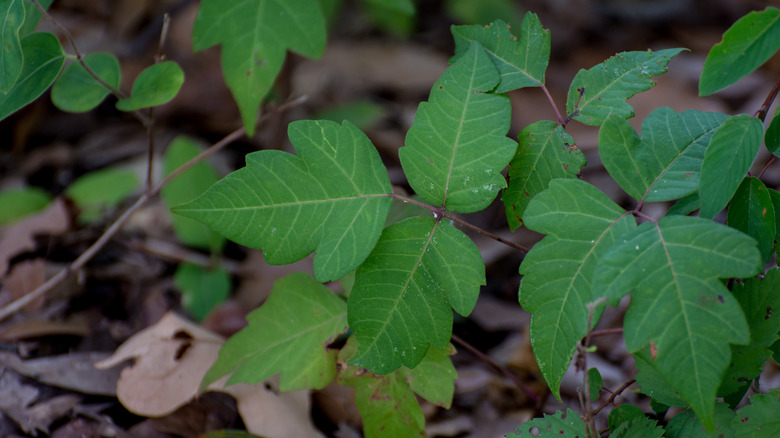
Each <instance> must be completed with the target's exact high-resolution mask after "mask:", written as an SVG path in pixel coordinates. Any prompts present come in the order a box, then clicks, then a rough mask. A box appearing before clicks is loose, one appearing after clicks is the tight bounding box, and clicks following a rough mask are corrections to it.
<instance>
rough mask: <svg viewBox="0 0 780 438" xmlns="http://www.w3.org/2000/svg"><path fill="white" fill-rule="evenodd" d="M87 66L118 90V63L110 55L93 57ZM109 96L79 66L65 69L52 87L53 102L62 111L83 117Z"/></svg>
mask: <svg viewBox="0 0 780 438" xmlns="http://www.w3.org/2000/svg"><path fill="white" fill-rule="evenodd" d="M84 63H85V64H87V66H88V67H89V68H90V69H91V70H92V71H93V72H94V73H95V74H97V75H98V77H100V79H102V80H103V81H105V82H106V83H107V84H108V85H111V86H112V87H114V88H115V89H116V88H119V79H120V76H121V73H122V72H121V70H120V69H119V61H118V60H117V59H116V57H115V56H114V55H112V54H110V53H91V54H89V55H87V56H85V57H84ZM109 93H110V92H109V91H108V90H107V89H106V87H104V86H103V85H101V84H100V83H99V82H98V81H96V80H95V78H93V77H92V76H91V75H90V74H89V73H87V71H86V70H85V69H84V67H83V66H82V65H81V63H79V62H74V63H72V64H71V65H69V66H67V67H65V70H64V71H63V72H62V74H61V75H60V77H59V78H57V80H56V81H55V82H54V86H53V87H51V101H52V103H54V105H55V106H56V107H57V108H59V109H60V110H62V111H68V112H73V113H81V112H85V111H90V110H92V109H93V108H95V107H96V106H98V105H100V103H101V102H103V99H105V98H106V96H108V94H109Z"/></svg>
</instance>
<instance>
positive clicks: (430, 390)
mask: <svg viewBox="0 0 780 438" xmlns="http://www.w3.org/2000/svg"><path fill="white" fill-rule="evenodd" d="M455 353H456V351H455V347H453V346H452V344H450V345H448V346H447V347H444V348H436V347H433V346H432V347H430V348H428V354H426V355H425V357H424V358H423V360H422V361H421V362H420V363H419V364H417V366H416V367H414V368H412V369H409V368H406V367H401V368H399V369H398V373H400V374H401V376H403V377H404V380H405V381H406V382H407V383H408V384H409V387H410V388H412V391H414V392H416V393H417V394H418V395H419V396H420V397H422V398H424V399H426V400H428V401H429V402H431V403H433V404H435V405H437V406H441V407H443V408H444V409H449V408H450V407H451V406H452V396H453V395H454V394H455V379H457V378H458V372H457V371H456V370H455V366H454V365H453V364H452V360H450V356H452V355H453V354H455Z"/></svg>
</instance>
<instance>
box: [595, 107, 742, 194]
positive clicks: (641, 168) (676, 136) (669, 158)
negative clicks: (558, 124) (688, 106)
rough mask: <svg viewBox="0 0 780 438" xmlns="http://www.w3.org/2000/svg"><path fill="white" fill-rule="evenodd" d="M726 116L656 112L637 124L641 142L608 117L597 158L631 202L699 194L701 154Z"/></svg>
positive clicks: (625, 126)
mask: <svg viewBox="0 0 780 438" xmlns="http://www.w3.org/2000/svg"><path fill="white" fill-rule="evenodd" d="M727 118H728V116H726V115H724V114H719V113H706V112H702V111H696V110H689V111H684V112H682V113H677V112H675V111H674V110H673V109H671V108H666V107H663V108H658V109H656V110H655V111H653V112H652V113H650V115H649V116H647V118H646V119H645V120H644V121H643V122H642V138H640V137H639V135H638V134H637V133H636V131H634V128H632V127H631V124H629V123H628V122H627V121H626V120H625V119H624V118H623V117H620V116H618V115H616V114H612V115H610V116H609V117H607V119H606V120H605V121H604V124H603V125H602V126H601V129H599V155H600V157H601V160H602V161H603V162H604V167H605V168H606V169H607V171H608V172H609V174H610V175H611V176H612V178H614V179H615V181H617V183H618V184H619V185H620V187H621V188H622V189H623V190H625V191H626V193H628V194H629V195H631V197H633V198H634V199H636V200H642V201H644V202H660V201H670V200H673V199H678V198H682V197H684V196H686V195H689V194H691V193H694V192H696V191H697V190H698V189H699V174H700V169H701V165H702V160H703V159H704V151H705V150H706V148H707V145H708V144H709V143H710V139H711V137H712V133H713V132H714V131H715V130H716V129H717V128H718V127H719V126H720V125H721V124H722V123H723V121H724V120H726V119H727Z"/></svg>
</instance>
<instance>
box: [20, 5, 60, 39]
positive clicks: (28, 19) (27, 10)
mask: <svg viewBox="0 0 780 438" xmlns="http://www.w3.org/2000/svg"><path fill="white" fill-rule="evenodd" d="M53 1H54V0H38V3H39V4H40V5H41V6H42V7H43V9H49V6H51V4H52V2H53ZM22 3H24V24H23V25H22V28H21V30H20V31H19V36H20V37H25V36H27V35H29V34H31V33H33V32H34V31H35V28H36V27H37V26H38V22H39V21H41V17H42V16H43V15H42V14H41V11H39V10H38V8H36V7H35V5H34V4H33V3H32V2H30V1H24V2H22Z"/></svg>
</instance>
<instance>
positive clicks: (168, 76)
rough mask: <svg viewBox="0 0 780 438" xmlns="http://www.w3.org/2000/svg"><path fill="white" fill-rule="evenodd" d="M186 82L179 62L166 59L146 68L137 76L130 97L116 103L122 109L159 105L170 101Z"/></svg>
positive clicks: (132, 109)
mask: <svg viewBox="0 0 780 438" xmlns="http://www.w3.org/2000/svg"><path fill="white" fill-rule="evenodd" d="M183 83H184V71H183V70H182V69H181V67H179V64H177V63H175V62H173V61H165V62H161V63H159V64H154V65H152V66H150V67H147V68H146V69H144V71H142V72H141V74H139V75H138V77H137V78H135V82H133V89H132V92H131V93H130V97H128V98H127V99H120V100H119V101H118V102H117V103H116V107H117V109H119V110H121V111H135V110H137V109H141V108H147V107H152V106H159V105H162V104H165V103H168V102H170V101H171V100H172V99H173V98H174V97H176V95H177V94H178V93H179V89H180V88H181V86H182V84H183Z"/></svg>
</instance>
